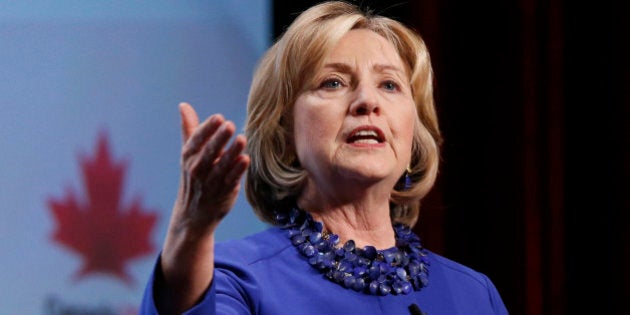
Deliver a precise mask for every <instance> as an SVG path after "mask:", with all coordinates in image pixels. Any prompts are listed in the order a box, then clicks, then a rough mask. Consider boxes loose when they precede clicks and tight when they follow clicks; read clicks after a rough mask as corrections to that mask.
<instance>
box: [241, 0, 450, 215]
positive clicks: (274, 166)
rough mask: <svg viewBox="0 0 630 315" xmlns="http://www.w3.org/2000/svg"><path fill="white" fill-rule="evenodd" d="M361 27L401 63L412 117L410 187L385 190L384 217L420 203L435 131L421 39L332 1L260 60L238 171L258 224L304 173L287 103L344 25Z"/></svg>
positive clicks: (432, 164)
mask: <svg viewBox="0 0 630 315" xmlns="http://www.w3.org/2000/svg"><path fill="white" fill-rule="evenodd" d="M354 29H367V30H370V31H373V32H375V33H377V34H379V35H381V36H383V37H384V38H385V39H387V40H388V41H389V42H390V43H391V44H392V45H393V46H394V47H395V48H396V50H397V52H398V54H399V55H400V57H401V59H402V60H403V63H405V65H406V66H407V67H408V69H407V71H408V73H409V75H410V77H409V78H410V84H411V90H412V94H413V98H414V101H415V104H416V111H417V119H416V123H415V128H414V137H413V145H412V152H411V163H410V172H409V176H410V177H411V179H412V187H411V188H409V189H406V190H403V189H398V188H399V186H398V185H397V186H396V187H392V192H391V198H390V216H391V220H392V222H400V223H404V224H407V225H409V226H413V225H415V223H416V221H417V219H418V215H419V208H420V200H421V199H422V198H423V197H424V196H425V195H426V194H427V193H428V192H429V190H430V189H431V187H432V186H433V184H434V182H435V178H436V176H437V172H438V164H439V146H440V144H441V141H442V139H441V135H440V131H439V128H438V120H437V115H436V112H435V107H434V99H433V70H432V68H431V62H430V59H429V52H428V50H427V48H426V45H425V44H424V41H423V40H422V38H421V37H420V36H419V35H418V34H417V33H415V32H414V31H413V30H411V29H409V28H408V27H406V26H404V25H403V24H401V23H399V22H397V21H394V20H392V19H389V18H386V17H382V16H378V15H372V14H371V13H368V12H363V11H361V9H360V8H359V7H357V6H355V5H352V4H349V3H345V2H340V1H333V2H325V3H321V4H318V5H316V6H313V7H311V8H310V9H308V10H306V11H304V12H303V13H302V14H300V15H299V16H298V17H297V18H296V20H295V21H294V22H293V23H292V24H291V25H290V26H289V28H288V29H287V30H286V31H285V33H284V34H283V35H282V36H281V37H280V39H279V40H277V41H276V43H275V44H274V45H273V46H272V47H271V48H269V50H268V51H267V52H266V54H265V55H264V56H263V58H262V59H261V60H260V63H259V65H258V68H257V69H256V72H255V73H254V77H253V82H252V86H251V89H250V92H249V99H248V104H247V120H246V123H245V136H246V137H247V139H248V144H247V152H248V154H249V155H250V157H251V165H250V167H249V169H248V171H247V176H246V186H245V190H246V195H247V199H248V200H249V202H250V203H251V205H252V207H253V208H254V212H255V213H256V214H257V215H258V216H259V217H260V218H261V219H262V220H263V221H265V222H268V223H271V224H275V219H274V217H275V215H274V214H275V213H276V212H282V211H287V210H289V209H286V206H287V205H290V204H291V203H294V202H295V201H296V200H297V197H298V196H299V195H300V193H301V191H302V188H303V185H304V183H305V179H306V176H307V175H306V171H305V170H304V169H302V168H301V167H300V163H299V161H297V155H296V152H295V149H294V146H293V145H292V143H293V116H292V109H293V104H294V103H295V100H296V99H297V97H298V96H299V95H300V93H302V92H303V91H304V89H305V88H306V86H307V85H308V84H309V83H310V82H309V80H310V79H309V78H311V77H313V75H312V74H314V73H315V72H316V71H317V70H318V69H319V67H321V66H322V63H323V60H324V58H325V56H326V55H327V54H328V52H329V51H330V50H331V49H332V48H333V47H335V45H336V44H337V42H338V41H339V40H340V39H341V38H342V37H343V36H344V35H345V34H346V33H347V32H348V31H350V30H354Z"/></svg>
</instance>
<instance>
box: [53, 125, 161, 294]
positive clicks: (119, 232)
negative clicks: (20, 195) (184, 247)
mask: <svg viewBox="0 0 630 315" xmlns="http://www.w3.org/2000/svg"><path fill="white" fill-rule="evenodd" d="M95 153H96V154H95V156H94V158H93V159H90V158H89V157H86V156H80V157H79V161H80V164H81V170H82V171H83V183H84V186H85V195H84V196H83V198H81V199H78V198H77V196H76V194H75V192H74V191H73V190H72V189H66V193H65V196H64V197H63V198H62V199H50V200H49V201H48V207H49V208H50V210H51V212H52V214H53V216H54V218H55V219H56V222H57V227H56V230H55V231H54V233H53V236H52V238H53V240H54V241H56V242H58V243H59V244H61V245H62V246H64V247H67V248H68V249H70V250H71V251H73V252H76V253H78V254H79V255H81V256H82V258H83V266H82V267H81V269H80V270H79V271H78V272H77V273H76V275H75V278H76V279H77V280H78V279H81V278H83V277H85V276H87V275H88V274H90V273H107V274H111V275H113V276H116V277H118V278H119V279H120V280H122V281H123V282H125V283H126V284H128V285H131V284H133V279H132V278H131V276H130V275H129V274H128V273H126V272H125V264H126V263H127V261H129V260H131V259H135V258H139V257H142V256H145V255H148V254H151V253H153V250H154V247H153V245H152V243H151V241H150V235H151V232H152V230H153V227H154V225H155V222H156V220H157V214H156V213H155V211H151V212H148V211H146V209H144V208H143V207H142V205H141V200H140V199H139V198H137V197H136V198H135V199H134V200H133V201H132V202H131V204H130V205H127V206H123V205H122V200H121V199H122V198H121V192H122V187H123V177H124V175H125V169H126V164H127V163H125V162H124V161H123V162H118V163H117V162H115V161H112V159H111V157H110V150H109V145H108V140H107V136H106V135H105V134H104V133H101V134H100V136H99V138H98V143H97V146H96V152H95Z"/></svg>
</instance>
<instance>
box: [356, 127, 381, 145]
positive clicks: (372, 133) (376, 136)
mask: <svg viewBox="0 0 630 315" xmlns="http://www.w3.org/2000/svg"><path fill="white" fill-rule="evenodd" d="M384 141H385V137H384V136H383V132H382V131H381V130H380V129H378V128H376V127H370V126H367V127H359V128H356V129H354V130H353V131H352V132H351V133H350V136H349V137H348V140H347V143H363V144H378V143H382V142H384Z"/></svg>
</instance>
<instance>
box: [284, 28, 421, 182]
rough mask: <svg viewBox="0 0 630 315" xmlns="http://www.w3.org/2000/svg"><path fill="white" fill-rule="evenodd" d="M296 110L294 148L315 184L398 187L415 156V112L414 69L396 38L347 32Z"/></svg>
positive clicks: (294, 111) (369, 32)
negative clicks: (402, 55)
mask: <svg viewBox="0 0 630 315" xmlns="http://www.w3.org/2000/svg"><path fill="white" fill-rule="evenodd" d="M312 82H314V84H312V85H311V86H309V87H308V88H307V89H306V90H305V91H304V92H303V93H302V94H300V95H299V96H298V98H297V100H296V102H295V106H294V109H293V117H294V132H295V134H294V140H295V149H296V152H297V155H298V158H299V161H300V163H301V165H302V167H304V169H306V170H307V172H308V174H309V179H310V180H311V181H314V182H315V184H316V186H318V187H322V185H326V186H330V187H335V185H336V184H343V183H344V182H346V183H347V180H348V179H350V180H351V181H354V182H361V183H367V184H371V183H376V182H383V183H386V184H387V185H391V186H390V188H391V187H393V185H394V184H395V183H396V181H397V180H398V179H399V178H400V176H401V174H402V172H403V170H404V169H405V167H406V166H407V165H408V164H409V161H410V158H411V146H412V140H413V130H414V123H415V121H416V116H417V114H416V110H415V104H414V101H413V97H412V94H411V87H410V83H409V74H408V72H407V69H406V67H405V65H404V64H403V62H402V60H401V58H400V56H399V55H398V53H397V52H396V50H395V48H394V47H393V45H392V44H390V43H389V42H388V41H387V40H386V39H385V38H383V37H382V36H380V35H378V34H376V33H374V32H372V31H369V30H360V29H359V30H352V31H350V32H348V33H347V34H346V35H345V36H344V37H342V39H341V40H340V42H339V43H338V44H337V46H335V47H334V48H333V49H332V51H331V52H330V54H329V55H328V56H326V57H325V59H324V63H323V67H322V68H321V69H319V70H318V71H316V72H315V77H314V80H313V81H312Z"/></svg>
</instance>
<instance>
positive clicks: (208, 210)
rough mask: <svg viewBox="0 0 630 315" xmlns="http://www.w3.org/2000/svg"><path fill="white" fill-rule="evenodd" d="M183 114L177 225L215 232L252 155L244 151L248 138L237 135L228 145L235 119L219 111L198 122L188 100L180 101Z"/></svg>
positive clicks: (175, 209) (176, 210)
mask: <svg viewBox="0 0 630 315" xmlns="http://www.w3.org/2000/svg"><path fill="white" fill-rule="evenodd" d="M180 114H181V118H182V135H183V141H184V145H183V147H182V155H181V169H182V176H181V182H180V188H179V193H178V198H177V201H176V203H175V208H174V209H173V211H174V212H175V213H174V217H173V219H175V220H177V221H178V222H177V223H178V224H177V228H192V229H195V230H196V231H199V232H202V231H206V232H213V231H214V228H216V225H217V224H218V223H219V222H220V220H221V219H222V218H223V217H224V216H225V215H226V214H227V213H228V212H229V211H230V209H232V207H233V206H234V203H235V201H236V198H237V196H238V192H239V189H240V179H241V177H242V176H243V174H244V172H245V170H246V169H247V167H248V166H249V157H248V156H247V155H245V154H243V150H244V148H245V144H246V140H245V137H244V136H243V135H238V136H236V137H235V138H234V141H233V142H232V143H231V145H230V146H229V147H227V149H226V146H227V145H228V142H229V141H230V139H231V138H232V136H233V135H234V132H235V126H234V124H233V123H232V122H230V121H227V120H225V118H223V116H222V115H220V114H216V115H212V116H210V117H209V118H208V119H207V120H205V121H204V122H203V123H202V124H199V119H198V117H197V113H196V112H195V110H194V109H193V108H192V106H190V105H189V104H186V103H182V104H180ZM207 229H209V231H207Z"/></svg>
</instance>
